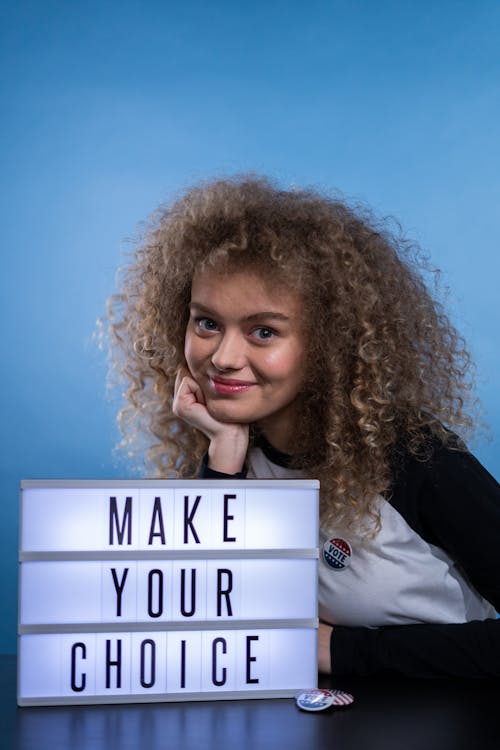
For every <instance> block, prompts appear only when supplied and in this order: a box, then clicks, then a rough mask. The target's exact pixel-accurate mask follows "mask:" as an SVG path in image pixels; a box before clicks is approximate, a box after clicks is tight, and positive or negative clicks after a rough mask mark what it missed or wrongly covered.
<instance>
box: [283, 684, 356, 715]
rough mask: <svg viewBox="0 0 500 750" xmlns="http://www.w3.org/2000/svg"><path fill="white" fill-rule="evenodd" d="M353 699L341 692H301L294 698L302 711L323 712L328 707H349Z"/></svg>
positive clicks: (318, 690)
mask: <svg viewBox="0 0 500 750" xmlns="http://www.w3.org/2000/svg"><path fill="white" fill-rule="evenodd" d="M353 701H354V698H353V696H352V695H351V694H350V693H344V691H343V690H321V689H320V688H312V689H311V690H303V691H302V692H300V693H297V695H296V696H295V702H296V703H297V706H298V707H299V708H301V709H302V710H303V711H324V710H325V709H326V708H330V706H349V705H350V704H351V703H353Z"/></svg>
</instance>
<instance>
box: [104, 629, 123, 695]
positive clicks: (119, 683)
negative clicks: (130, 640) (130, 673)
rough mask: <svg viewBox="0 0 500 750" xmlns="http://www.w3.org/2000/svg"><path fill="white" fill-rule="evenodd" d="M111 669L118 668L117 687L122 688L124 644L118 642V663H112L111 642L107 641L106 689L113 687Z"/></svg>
mask: <svg viewBox="0 0 500 750" xmlns="http://www.w3.org/2000/svg"><path fill="white" fill-rule="evenodd" d="M111 667H116V685H115V687H117V688H121V686H122V642H121V640H120V639H118V640H117V641H116V661H111V641H110V640H106V687H107V688H110V687H111Z"/></svg>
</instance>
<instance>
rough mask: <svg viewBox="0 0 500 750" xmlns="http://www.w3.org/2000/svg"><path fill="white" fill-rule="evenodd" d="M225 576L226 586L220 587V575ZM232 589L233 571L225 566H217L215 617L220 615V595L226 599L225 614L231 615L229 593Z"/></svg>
mask: <svg viewBox="0 0 500 750" xmlns="http://www.w3.org/2000/svg"><path fill="white" fill-rule="evenodd" d="M224 574H225V575H226V576H227V585H226V588H225V589H223V588H222V576H223V575H224ZM232 590H233V572H232V570H228V569H227V568H217V617H220V616H221V615H222V597H224V598H225V600H226V609H227V616H228V617H232V616H233V608H232V607H231V599H230V598H229V594H230V593H231V591H232Z"/></svg>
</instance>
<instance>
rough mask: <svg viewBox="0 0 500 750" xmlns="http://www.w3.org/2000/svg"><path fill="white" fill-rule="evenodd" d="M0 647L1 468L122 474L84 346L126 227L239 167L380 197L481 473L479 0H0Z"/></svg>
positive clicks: (488, 283)
mask: <svg viewBox="0 0 500 750" xmlns="http://www.w3.org/2000/svg"><path fill="white" fill-rule="evenodd" d="M0 12H1V18H0V29H1V43H0V47H1V53H0V54H1V60H0V69H1V70H2V82H1V86H2V98H3V107H2V119H1V124H0V129H1V144H2V145H1V149H2V185H1V206H2V209H3V210H2V230H3V231H2V236H3V246H2V250H1V275H0V278H1V284H2V292H1V304H2V314H1V325H2V333H1V339H0V341H1V345H2V368H1V371H0V377H1V388H0V393H1V397H2V407H1V408H2V410H1V414H2V419H3V425H2V427H3V429H2V431H1V435H2V438H1V439H2V446H1V448H2V449H1V471H2V484H1V488H2V496H1V503H2V520H1V524H0V534H1V538H0V561H1V568H0V569H1V571H2V572H1V576H2V618H1V619H0V651H3V652H14V651H15V648H16V640H15V632H16V617H17V615H16V613H17V606H16V597H17V562H16V560H17V503H18V486H19V480H20V479H21V478H44V477H47V478H54V477H66V478H69V477H72V478H104V477H118V476H130V474H131V469H130V467H127V466H126V465H125V464H123V463H117V461H116V459H115V458H114V457H113V445H114V443H115V442H116V440H117V438H118V434H117V430H116V427H115V423H114V418H115V413H116V409H117V401H116V399H115V400H114V401H113V400H111V401H110V400H109V399H108V398H107V395H106V389H105V379H106V361H105V356H104V355H103V354H102V353H101V352H99V350H98V349H97V347H96V345H95V342H93V340H92V337H93V332H94V330H95V323H96V319H97V318H98V317H99V316H100V315H102V314H103V312H104V309H105V299H106V298H107V297H108V296H109V294H110V293H112V292H113V290H114V279H115V272H116V269H117V267H118V266H119V265H120V264H121V263H122V262H123V253H124V252H126V250H127V247H128V242H127V239H128V238H131V237H133V236H134V235H135V233H136V230H137V227H138V224H139V223H140V222H141V220H143V219H144V218H145V217H147V216H148V214H150V212H151V211H152V210H153V209H154V208H155V207H156V206H157V205H158V204H159V203H160V202H162V201H163V200H165V199H166V198H169V197H171V196H172V195H173V194H175V193H176V192H177V191H178V190H179V189H182V188H183V187H185V186H187V185H190V184H192V183H193V182H196V181H197V180H199V179H200V178H205V177H208V176H215V175H221V174H228V173H232V172H235V171H246V170H253V171H256V172H261V173H264V174H270V175H272V176H274V177H277V178H278V179H280V180H281V181H282V182H283V183H284V184H286V185H290V184H298V185H300V186H304V185H313V186H319V187H327V188H328V187H331V188H338V189H340V190H341V191H342V192H343V193H344V194H345V195H346V196H347V197H348V198H350V199H358V200H361V201H364V202H367V203H368V204H370V205H371V206H372V207H373V208H374V209H375V210H376V211H377V212H378V213H379V214H383V215H393V216H395V217H396V218H397V219H399V221H400V222H401V224H402V226H403V227H404V229H405V230H406V232H407V234H409V235H410V236H411V237H413V238H414V239H416V240H417V241H418V242H420V243H421V245H422V246H423V248H424V249H425V250H426V251H427V252H428V253H429V254H430V255H431V258H432V261H433V263H434V264H435V266H437V267H438V268H441V269H442V271H443V277H444V281H445V284H446V285H447V286H449V288H450V296H449V300H448V305H449V309H450V310H451V312H452V317H453V320H454V322H455V323H456V324H457V325H458V327H459V328H460V329H461V330H462V332H463V333H464V335H465V336H466V338H467V340H468V342H469V344H470V347H471V349H472V352H473V354H474V357H475V359H476V362H477V364H478V395H479V396H480V398H481V400H482V403H483V411H484V418H485V421H486V423H487V424H488V425H489V427H490V439H489V442H488V440H487V435H486V433H485V432H484V431H483V432H480V433H479V437H478V439H477V440H476V442H475V443H474V444H473V445H472V447H473V449H474V450H475V452H476V454H477V455H478V457H479V458H480V459H481V460H482V461H483V463H484V464H485V465H486V466H487V467H488V468H489V469H490V471H491V472H492V473H493V474H495V475H496V476H497V477H498V476H499V475H500V453H499V447H500V396H499V394H498V388H497V385H498V375H497V373H498V370H499V365H500V351H499V346H498V344H499V337H498V326H499V322H500V316H499V305H498V302H497V298H498V295H497V279H498V275H499V270H500V262H499V232H498V216H499V190H498V188H499V179H500V178H499V174H500V139H499V132H500V96H499V88H500V84H499V82H500V5H499V4H498V2H496V0H492V1H491V2H489V1H486V0H476V2H470V1H469V2H461V1H460V0H442V1H441V2H440V1H439V0H435V1H433V2H430V1H428V2H426V1H425V0H424V2H421V1H420V0H414V1H411V0H380V1H379V2H376V3H375V2H372V0H345V1H342V0H331V1H330V2H326V1H323V2H319V1H318V0H308V2H293V1H291V0H286V1H285V0H266V1H265V2H263V1H262V0H252V2H246V3H244V4H241V5H238V4H237V3H234V1H233V2H226V1H224V0H211V1H210V2H208V1H207V2H201V1H199V0H198V1H197V0H182V1H180V0H179V2H171V1H170V0H163V2H154V1H153V0H149V1H148V0H143V1H142V2H130V0H121V1H120V2H118V0H99V2H95V1H93V0H90V1H89V2H85V3H76V2H75V3H71V2H62V1H58V0H45V2H43V3H42V2H26V1H25V0H18V1H17V2H16V3H14V2H10V3H5V2H4V3H3V5H2V8H1V11H0Z"/></svg>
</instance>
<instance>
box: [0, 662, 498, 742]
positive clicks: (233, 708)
mask: <svg viewBox="0 0 500 750" xmlns="http://www.w3.org/2000/svg"><path fill="white" fill-rule="evenodd" d="M321 686H322V687H328V686H330V682H329V681H328V680H322V681H321ZM331 686H333V687H336V688H340V689H343V690H347V691H349V692H350V693H352V694H353V695H354V698H355V702H354V704H353V705H352V706H350V707H349V708H338V709H329V710H328V711H323V712H319V713H305V712H302V711H300V710H299V709H298V708H297V707H296V705H295V702H294V700H293V699H280V700H259V699H256V700H237V701H207V702H196V703H150V704H144V703H143V704H129V705H105V706H58V707H54V708H47V707H43V708H40V707H36V708H26V707H25V708H17V706H16V658H15V656H1V657H0V695H1V724H0V748H1V750H10V749H11V748H16V750H83V749H84V748H85V749H86V750H87V749H88V748H92V749H93V750H104V748H105V749H106V750H115V749H116V750H118V749H119V750H129V749H130V750H132V749H134V750H135V749H136V748H141V750H156V748H162V750H202V749H203V750H208V749H212V748H213V749H214V750H226V748H227V749H229V748H231V750H249V749H250V748H252V750H253V749H254V748H255V749H256V750H268V749H269V750H271V748H272V749H273V750H276V749H279V748H283V749H284V750H303V749H305V748H318V749H322V748H325V749H326V748H331V749H332V750H351V749H352V750H365V748H366V749H367V750H368V749H369V750H417V748H418V750H421V749H422V750H424V749H425V750H465V749H467V750H468V749H469V748H470V749H471V750H473V749H474V750H476V748H477V750H500V681H498V680H495V681H492V680H480V681H479V680H397V679H387V678H386V679H383V680H382V679H366V678H365V679H362V678H356V679H354V678H349V679H347V678H342V679H335V680H333V681H332V683H331Z"/></svg>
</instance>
